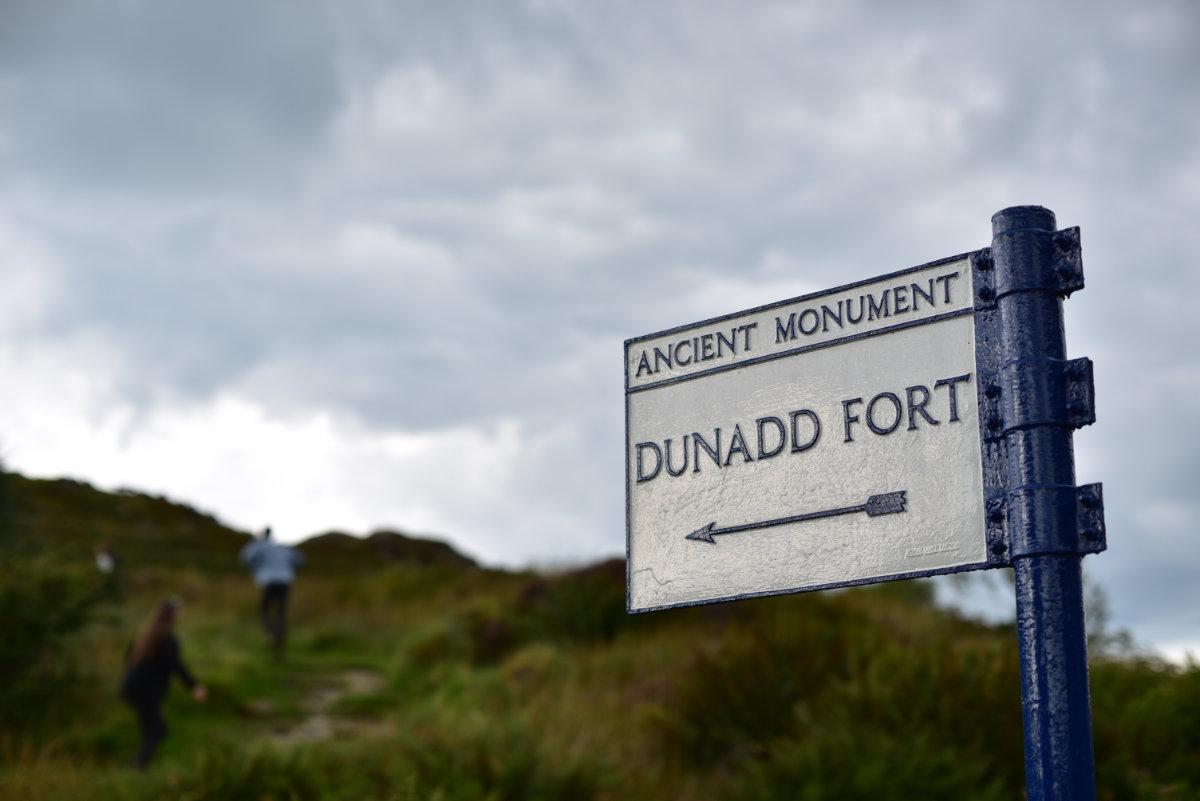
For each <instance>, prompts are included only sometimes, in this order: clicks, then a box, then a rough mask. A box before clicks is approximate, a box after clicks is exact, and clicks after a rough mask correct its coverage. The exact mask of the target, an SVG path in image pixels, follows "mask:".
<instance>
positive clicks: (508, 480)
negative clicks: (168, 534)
mask: <svg viewBox="0 0 1200 801" xmlns="http://www.w3.org/2000/svg"><path fill="white" fill-rule="evenodd" d="M1197 41H1200V6H1197V5H1196V4H1195V3H1190V2H1178V3H1175V2H1138V3H1120V4H1116V3H1104V2H1090V3H1086V4H1079V5H1078V6H1077V7H1069V6H1053V5H1052V4H1049V3H1030V4H1027V5H1021V4H1015V3H994V4H982V3H971V4H968V3H951V2H929V3H924V4H918V5H916V6H915V7H914V6H913V5H911V4H893V3H884V2H878V3H836V4H834V3H801V2H787V3H769V2H756V3H744V2H698V1H697V0H689V1H688V2H680V3H669V2H661V3H658V2H644V0H643V1H640V2H592V3H589V2H558V1H556V0H540V1H538V2H524V3H522V2H478V3H462V4H458V3H450V2H438V3H404V2H394V1H393V0H386V1H384V0H381V1H380V2H369V1H364V2H357V1H354V2H351V1H350V0H337V1H336V2H328V3H310V4H302V5H300V6H297V5H296V4H294V3H284V2H280V3H246V2H243V1H242V0H238V2H227V3H226V2H212V1H210V2H204V3H193V2H188V3H183V2H179V3H170V2H149V0H147V1H146V2H139V0H124V1H123V2H114V1H113V0H104V1H103V2H56V3H45V2H33V1H32V0H31V1H30V2H24V0H0V448H2V452H3V456H4V458H5V459H6V461H7V463H8V465H9V466H10V468H12V469H16V470H19V471H21V472H25V473H28V474H32V475H39V476H58V475H70V476H75V477H79V478H83V479H87V480H90V481H93V482H94V483H96V484H98V485H100V486H103V487H108V488H112V487H116V486H122V485H124V486H133V487H137V488H141V489H145V490H149V491H154V492H164V493H166V494H168V495H169V496H171V497H173V498H176V499H180V500H185V501H187V502H190V503H193V504H195V505H197V506H199V507H201V508H204V509H209V510H212V511H213V512H215V513H216V514H217V515H218V516H219V517H220V518H221V519H223V520H224V521H226V522H228V523H230V524H232V525H235V526H238V527H241V528H244V529H251V528H257V527H259V526H261V525H263V524H265V523H268V522H269V523H272V524H274V526H275V527H276V529H277V530H278V531H280V532H281V533H282V534H283V535H284V536H285V537H286V538H289V539H297V538H301V537H303V536H307V535H309V534H312V533H314V532H317V531H321V530H325V529H329V528H338V529H342V530H351V531H357V532H366V531H369V530H371V529H374V528H377V527H382V526H390V527H398V528H402V529H404V530H408V531H415V532H424V533H430V534H437V535H440V536H443V537H445V538H447V539H449V540H451V541H452V542H454V543H455V544H456V545H457V546H459V547H460V548H462V549H464V550H465V551H467V552H468V553H470V554H472V555H474V556H476V557H479V558H482V559H484V560H486V561H489V562H492V563H503V564H526V563H529V562H537V563H555V562H564V561H580V560H584V559H589V558H594V557H599V556H603V555H610V554H614V553H618V552H620V551H621V550H622V549H623V539H624V499H623V492H624V491H623V480H624V473H623V471H624V464H623V432H622V425H623V412H622V408H623V407H622V380H621V373H620V363H621V358H622V340H623V339H625V338H626V337H630V336H634V335H639V334H644V333H647V332H650V331H654V330H659V329H662V328H665V327H668V326H671V325H676V324H679V323H684V322H689V321H692V320H695V319H700V318H703V317H708V316H712V315H715V314H720V313H724V312H729V311H733V310H736V309H739V308H743V307H747V306H752V305H757V304H760V303H766V302H770V301H775V300H779V299H782V298H786V297H789V296H792V295H796V294H800V293H802V292H806V291H813V290H817V289H821V288H823V287H826V286H833V285H837V284H841V283H845V282H847V281H851V280H855V279H859V278H865V277H868V276H871V275H875V274H879V273H884V272H888V271H891V270H894V269H898V268H901V267H904V266H908V265H912V264H918V263H922V262H925V261H929V260H932V259H935V258H939V257H942V256H947V255H950V254H954V253H958V252H962V251H966V250H972V249H975V248H978V247H982V246H985V245H987V244H989V242H990V227H989V218H990V216H991V215H992V213H993V212H995V211H997V210H999V209H1001V208H1003V207H1005V206H1009V205H1014V204H1023V203H1039V204H1042V205H1045V206H1048V207H1050V208H1052V209H1054V210H1055V211H1056V212H1057V213H1058V216H1059V223H1060V225H1061V226H1063V227H1066V226H1069V225H1079V226H1082V229H1083V252H1084V269H1085V274H1086V278H1087V289H1086V290H1084V291H1083V292H1080V293H1078V294H1076V295H1075V296H1074V297H1073V298H1071V300H1070V301H1069V302H1068V303H1067V304H1066V310H1067V325H1068V344H1069V349H1070V351H1071V355H1072V356H1081V355H1086V356H1090V357H1091V358H1092V359H1093V360H1094V361H1095V363H1096V384H1097V393H1098V413H1099V420H1100V422H1099V423H1098V424H1097V425H1096V426H1094V427H1092V428H1089V429H1085V430H1083V431H1081V432H1080V433H1079V434H1077V436H1076V446H1077V458H1078V468H1079V478H1080V481H1081V483H1082V482H1085V481H1103V482H1104V485H1105V498H1106V504H1107V519H1108V525H1109V542H1110V550H1109V551H1108V552H1107V553H1106V554H1104V555H1102V556H1099V557H1089V559H1088V560H1087V562H1088V570H1089V571H1090V575H1091V576H1092V577H1093V578H1094V579H1095V580H1097V581H1098V582H1099V583H1101V584H1102V585H1103V586H1104V587H1105V588H1106V589H1107V590H1108V592H1109V595H1110V596H1111V601H1112V606H1113V612H1114V616H1115V622H1116V623H1117V624H1119V625H1124V626H1129V627H1131V628H1132V629H1133V630H1134V632H1135V634H1136V635H1137V636H1138V637H1139V638H1140V639H1142V640H1143V641H1146V642H1152V643H1155V644H1156V645H1158V646H1159V647H1161V648H1163V649H1165V650H1166V651H1168V652H1169V653H1174V654H1178V653H1179V652H1180V651H1181V650H1182V649H1183V648H1185V647H1192V648H1196V649H1200V581H1197V580H1196V576H1197V573H1198V572H1200V548H1198V547H1197V542H1196V536H1195V532H1196V520H1197V518H1198V515H1200V500H1198V497H1200V495H1198V493H1197V489H1196V482H1197V480H1198V479H1200V455H1198V453H1200V400H1198V396H1200V358H1198V357H1197V355H1196V349H1197V342H1198V341H1200V315H1198V314H1197V311H1196V301H1195V298H1196V293H1197V289H1198V286H1197V285H1198V284H1200V270H1198V269H1197V261H1196V255H1195V254H1196V251H1197V244H1198V243H1197V225H1198V221H1200V96H1198V95H1200V91H1198V87H1200V48H1198V47H1197V44H1196V43H1197Z"/></svg>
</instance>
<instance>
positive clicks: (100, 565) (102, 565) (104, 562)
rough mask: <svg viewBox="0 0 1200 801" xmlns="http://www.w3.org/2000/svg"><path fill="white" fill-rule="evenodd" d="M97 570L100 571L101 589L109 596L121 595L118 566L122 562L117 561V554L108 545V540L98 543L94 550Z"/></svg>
mask: <svg viewBox="0 0 1200 801" xmlns="http://www.w3.org/2000/svg"><path fill="white" fill-rule="evenodd" d="M94 556H95V561H96V570H97V571H98V572H99V573H100V591H101V592H102V593H103V594H104V595H107V596H108V597H109V598H116V597H118V596H119V595H120V585H119V581H118V578H117V568H118V567H120V563H119V562H118V561H117V556H116V554H114V553H113V552H112V549H111V548H109V547H108V543H107V542H101V543H98V544H97V545H96V548H95V551H94Z"/></svg>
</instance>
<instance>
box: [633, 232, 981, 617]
mask: <svg viewBox="0 0 1200 801" xmlns="http://www.w3.org/2000/svg"><path fill="white" fill-rule="evenodd" d="M975 316H976V309H975V287H974V278H973V271H972V261H971V254H966V255H963V256H956V257H953V258H950V259H944V260H941V261H937V262H933V263H930V264H926V265H922V266H920V267H914V268H911V269H908V270H902V271H900V272H896V273H891V274H889V275H885V276H882V277H879V278H875V279H871V280H868V281H862V282H859V283H855V284H850V285H847V286H843V287H839V288H837V289H833V290H830V291H828V292H821V293H818V294H814V295H808V296H805V297H800V298H793V299H790V300H785V301H780V302H778V303H773V304H770V305H768V306H763V307H760V308H757V309H750V310H747V311H744V312H738V313H735V314H730V315H726V316H723V317H718V318H714V319H711V320H705V321H703V322H700V323H695V324H691V325H685V326H681V327H679V328H674V329H670V330H667V331H663V332H660V333H657V334H651V335H648V336H644V337H638V338H635V339H631V340H629V341H628V342H626V343H625V387H626V388H625V391H626V395H625V401H626V465H627V468H626V472H627V477H626V478H627V481H626V483H627V487H626V490H627V535H628V551H629V553H628V571H629V585H628V589H629V598H628V605H629V609H630V611H635V612H636V611H648V610H651V609H660V608H664V607H669V606H679V605H688V604H696V603H704V602H708V601H717V600H728V599H732V598H739V597H746V596H752V595H763V594H772V593H780V592H792V591H798V590H808V589H817V588H826V587H833V586H841V585H846V584H856V583H865V582H872V581H881V580H886V579H892V578H900V577H907V576H914V575H929V574H933V573H942V572H950V571H955V570H964V569H973V568H977V567H984V566H987V563H988V558H989V556H988V540H987V520H986V515H985V512H986V507H987V504H986V500H985V491H984V483H985V477H984V472H985V462H986V460H985V458H984V450H985V449H984V445H983V439H984V433H985V432H984V430H983V429H981V427H980V415H979V406H980V400H981V397H982V396H981V395H980V394H979V388H978V373H979V365H977V362H976V338H977V331H976V324H975V323H976V321H975Z"/></svg>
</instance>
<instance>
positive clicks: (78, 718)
mask: <svg viewBox="0 0 1200 801" xmlns="http://www.w3.org/2000/svg"><path fill="white" fill-rule="evenodd" d="M6 497H7V501H6V503H5V509H3V510H0V511H6V514H5V517H6V519H7V520H8V522H9V529H8V531H7V533H6V534H3V535H0V536H2V537H3V540H2V541H3V543H4V544H2V545H0V548H3V550H4V553H3V560H2V561H0V613H3V614H4V615H5V617H4V627H5V629H4V630H5V632H6V634H7V633H9V632H14V633H20V636H19V637H17V636H15V634H14V636H13V637H6V639H5V643H4V645H2V646H0V649H5V650H0V656H3V657H4V659H5V661H4V663H3V664H0V671H5V670H6V671H8V673H7V674H3V673H0V682H3V687H4V689H3V690H0V692H7V693H8V695H9V698H10V699H12V698H16V695H15V694H18V693H23V694H24V695H22V696H21V698H23V699H26V702H25V703H23V704H20V705H17V704H10V706H9V708H10V709H18V710H19V709H22V708H23V709H27V710H29V709H32V710H33V711H34V712H35V713H36V714H32V715H21V714H17V713H14V714H13V715H11V716H10V717H8V718H7V719H5V718H0V797H3V798H22V799H25V798H28V799H59V798H62V799H67V798H70V799H85V800H86V799H101V798H104V799H107V798H117V799H130V800H131V801H132V800H133V799H160V798H177V799H190V800H197V801H198V800H199V799H214V801H215V799H223V800H224V799H235V800H236V799H247V801H249V800H250V799H254V800H255V801H261V799H279V800H282V799H305V800H307V799H313V800H314V801H315V800H317V799H347V800H348V799H354V800H355V801H358V799H445V800H446V801H450V800H452V799H477V798H486V799H547V800H549V799H572V800H574V799H627V798H628V799H643V798H656V799H657V798H661V799H686V800H693V799H694V800H695V801H700V799H732V800H744V801H758V800H760V799H761V800H762V801H766V800H767V799H806V800H811V801H818V800H821V799H856V798H872V799H916V798H920V799H955V800H956V801H960V800H961V799H981V800H982V801H987V800H988V799H1012V798H1020V797H1021V794H1022V790H1021V788H1022V786H1023V778H1022V775H1023V774H1022V767H1021V748H1022V745H1021V730H1020V705H1019V690H1018V676H1017V656H1016V647H1015V639H1014V636H1013V633H1012V631H1011V630H1010V628H1009V627H1007V626H999V627H993V626H986V625H982V624H979V623H977V622H973V621H970V620H966V619H963V618H962V617H960V616H958V615H956V614H953V613H951V612H947V611H945V610H942V609H939V608H937V607H936V606H935V605H934V604H933V603H932V598H931V592H930V588H929V585H928V584H926V583H922V582H902V583H894V584H889V585H881V586H879V587H875V588H869V589H860V590H854V591H849V592H841V593H821V594H810V595H803V596H791V597H785V598H775V599H762V600H757V601H748V602H741V603H737V604H730V605H721V606H714V607H708V608H703V609H690V610H676V611H672V612H667V613H661V614H655V615H649V616H640V617H635V618H630V617H627V616H626V615H625V614H624V587H623V581H624V565H623V564H622V563H620V562H615V561H614V562H609V563H604V564H600V565H595V566H592V567H589V568H586V569H581V570H577V571H572V572H567V573H563V574H560V575H555V576H550V577H547V576H541V575H536V574H533V573H512V572H500V571H491V570H485V569H481V568H480V567H478V566H476V565H474V564H472V563H471V562H470V561H469V560H467V559H465V558H463V557H461V556H460V555H458V554H456V553H455V552H454V551H453V550H452V549H449V548H448V547H447V546H444V545H440V544H437V543H428V542H420V541H412V540H409V539H407V538H404V537H402V536H400V535H396V534H386V533H385V534H380V535H376V536H375V537H372V538H369V539H365V540H358V539H351V538H348V537H345V536H344V535H336V534H330V535H325V536H323V537H319V538H315V539H314V540H310V541H309V543H307V544H306V545H305V548H306V550H307V551H308V553H309V556H310V562H311V563H312V569H310V570H308V571H307V572H306V573H305V574H304V575H303V576H302V577H301V579H300V581H299V583H298V584H297V586H296V589H295V604H294V608H293V610H292V621H293V624H294V636H293V637H292V640H291V643H290V650H289V652H288V655H287V657H286V658H285V659H284V660H283V661H282V662H275V661H272V660H271V659H270V658H268V655H267V649H266V646H265V643H264V642H263V638H262V636H261V632H260V631H259V630H258V628H257V624H256V620H255V617H254V609H255V602H256V599H255V594H254V589H253V587H252V586H251V585H250V582H249V580H248V579H247V578H246V577H245V576H244V575H242V574H241V573H240V572H239V571H238V569H237V567H236V559H235V556H236V553H237V550H238V548H239V547H240V545H241V544H242V543H243V542H244V541H245V535H244V534H241V533H238V532H234V531H230V530H229V529H227V528H225V527H223V526H221V525H220V524H219V523H218V522H217V521H215V520H213V519H212V518H211V517H209V516H207V515H204V514H203V513H200V512H197V511H195V510H193V509H190V508H188V507H186V506H181V505H178V504H171V503H169V502H167V501H165V500H163V499H158V498H151V497H147V496H144V495H140V494H137V493H121V494H115V495H112V494H106V493H103V492H98V491H96V490H94V489H92V488H89V487H87V486H84V485H79V484H75V483H71V482H45V481H31V480H28V479H23V478H20V477H12V476H10V477H9V480H8V481H7V495H6ZM99 539H104V540H107V541H109V542H111V543H112V544H113V547H114V549H115V550H116V551H117V552H118V554H119V555H120V556H121V558H122V569H121V575H120V579H119V582H118V586H117V587H115V588H108V587H105V586H103V583H102V582H100V581H99V579H98V577H97V576H96V575H95V573H94V571H93V570H91V569H90V566H89V561H90V558H91V549H92V546H93V543H94V542H95V541H97V540H99ZM176 592H178V593H180V594H181V595H182V596H183V597H184V601H185V611H184V616H183V618H182V621H181V624H180V636H181V641H182V643H183V647H184V654H185V657H186V658H187V659H188V661H189V662H190V663H191V666H192V668H193V669H194V671H195V672H196V673H197V674H198V675H199V676H200V677H201V678H202V679H203V680H204V681H205V682H207V684H208V686H209V688H210V698H209V700H208V702H207V703H206V704H202V705H201V704H195V703H193V702H191V701H190V699H188V698H186V697H185V695H184V693H182V692H181V691H179V690H178V689H176V690H174V691H173V693H172V696H171V697H170V699H169V701H168V705H167V719H168V721H169V723H170V724H171V727H172V731H171V734H170V736H169V738H168V740H167V743H166V745H165V746H164V749H163V751H162V753H161V754H160V758H159V759H158V760H157V762H156V764H155V766H154V767H153V768H152V770H151V771H149V772H148V773H146V774H140V773H136V772H134V771H132V770H131V769H129V768H127V767H126V766H125V765H126V764H127V763H128V761H129V759H130V758H131V755H132V753H133V750H134V748H135V745H136V733H135V727H134V725H133V717H132V715H131V714H130V713H129V711H128V710H127V709H125V708H124V707H123V706H122V705H121V703H120V702H119V701H118V700H117V699H116V698H115V694H114V688H115V685H116V683H117V680H118V677H119V675H120V670H121V655H122V653H123V649H124V647H125V644H126V642H127V641H128V639H129V637H130V636H131V634H132V632H133V631H134V629H135V628H136V625H137V623H138V621H139V620H140V619H141V618H142V617H143V616H144V615H145V614H146V613H147V611H148V610H149V609H150V608H152V606H153V604H154V603H155V601H156V600H157V599H159V598H161V597H163V596H165V595H167V594H170V593H176ZM30 598H33V599H35V601H34V602H29V601H28V599H30ZM22 599H25V600H22ZM39 638H40V639H39ZM18 641H20V642H23V643H27V644H28V643H34V644H36V651H37V652H36V654H33V655H32V656H28V655H29V654H30V653H31V651H33V650H35V649H34V648H33V647H32V646H28V645H25V646H21V647H20V648H18V647H16V646H14V645H13V643H14V642H18ZM21 654H26V655H27V656H28V658H23V660H22V658H18V657H21ZM39 660H40V661H39ZM31 676H32V677H33V678H32V679H31V678H30V677H31ZM46 682H49V686H52V687H53V688H55V691H54V692H53V693H50V694H45V693H41V694H39V691H38V688H39V686H40V685H41V684H43V683H46ZM1093 702H1094V715H1095V719H1096V740H1097V759H1098V763H1099V770H1100V783H1101V786H1102V788H1103V793H1102V797H1103V798H1110V799H1126V798H1128V799H1160V800H1161V799H1194V798H1200V669H1197V668H1196V667H1195V666H1192V667H1190V668H1187V669H1180V668H1174V667H1170V666H1168V665H1165V664H1162V663H1160V662H1157V661H1154V660H1150V659H1130V658H1126V659H1108V658H1099V659H1097V660H1095V661H1094V664H1093Z"/></svg>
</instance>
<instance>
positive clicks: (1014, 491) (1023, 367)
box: [978, 206, 1104, 801]
mask: <svg viewBox="0 0 1200 801" xmlns="http://www.w3.org/2000/svg"><path fill="white" fill-rule="evenodd" d="M992 232H993V233H992V236H993V238H992V248H991V254H990V257H991V264H992V266H993V268H994V272H995V282H994V286H992V287H985V289H986V294H989V295H991V297H990V298H987V299H986V300H992V299H994V300H995V303H996V306H997V311H998V317H999V320H998V322H999V329H1000V337H999V347H998V350H999V353H998V354H997V355H998V356H999V359H998V361H999V368H1000V369H999V375H998V376H996V378H997V379H998V380H997V381H996V382H995V383H991V384H988V385H986V387H985V392H988V393H989V394H991V395H992V400H994V401H999V403H998V404H997V405H998V409H997V410H996V411H998V414H997V413H995V412H993V416H992V418H991V419H990V421H989V424H988V425H989V427H990V428H992V429H993V430H995V431H997V432H999V433H1000V434H1001V435H1002V437H1003V445H1002V446H1001V447H1003V448H1004V450H1005V451H1006V453H1005V458H1004V462H1005V464H1006V469H1005V473H1006V476H1005V477H1006V479H1007V480H1006V482H1005V483H1006V485H1007V486H1006V491H1005V494H1004V496H1003V498H1002V499H999V500H1002V503H1003V511H1002V512H1001V514H1002V515H1003V516H1004V517H1006V518H1007V529H1008V532H1007V533H1008V538H1009V553H1010V558H1011V559H1012V564H1013V569H1014V571H1015V573H1016V592H1017V635H1018V638H1019V640H1020V649H1021V698H1022V706H1023V710H1022V711H1023V717H1024V724H1025V774H1026V787H1027V792H1028V797H1029V799H1030V801H1067V800H1068V799H1072V800H1074V801H1079V800H1080V799H1093V798H1095V795H1096V788H1095V768H1094V764H1093V757H1092V720H1091V706H1090V700H1089V696H1088V664H1087V642H1086V637H1085V633H1084V621H1083V592H1082V579H1081V574H1080V557H1081V556H1082V555H1083V554H1084V553H1088V552H1095V551H1097V550H1100V549H1102V548H1103V545H1104V520H1103V510H1102V499H1101V495H1100V489H1099V485H1091V486H1088V487H1081V488H1076V486H1075V459H1074V453H1073V450H1072V445H1071V432H1072V430H1073V429H1075V428H1078V427H1079V426H1081V425H1086V424H1088V423H1090V422H1092V421H1093V420H1094V419H1095V416H1094V411H1093V406H1092V395H1093V392H1092V376H1091V362H1089V361H1088V360H1086V359H1078V360H1075V361H1067V360H1066V343H1065V338H1064V333H1063V315H1062V298H1064V297H1066V296H1067V295H1069V294H1070V293H1071V292H1072V291H1073V290H1076V289H1080V288H1082V286H1083V274H1082V271H1081V269H1080V258H1079V235H1078V229H1071V230H1068V231H1062V232H1059V231H1056V230H1055V220H1054V213H1053V212H1051V211H1050V210H1048V209H1044V208H1041V207H1040V206H1018V207H1015V208H1009V209H1005V210H1003V211H1001V212H999V213H997V214H996V215H995V216H994V217H993V218H992ZM978 263H979V264H980V265H986V264H987V263H988V259H987V257H986V256H985V257H984V258H981V259H979V260H978ZM980 291H984V290H980Z"/></svg>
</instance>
